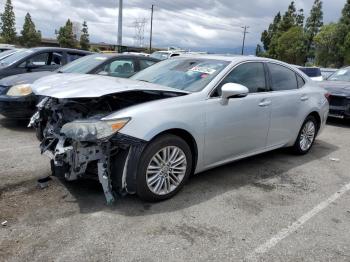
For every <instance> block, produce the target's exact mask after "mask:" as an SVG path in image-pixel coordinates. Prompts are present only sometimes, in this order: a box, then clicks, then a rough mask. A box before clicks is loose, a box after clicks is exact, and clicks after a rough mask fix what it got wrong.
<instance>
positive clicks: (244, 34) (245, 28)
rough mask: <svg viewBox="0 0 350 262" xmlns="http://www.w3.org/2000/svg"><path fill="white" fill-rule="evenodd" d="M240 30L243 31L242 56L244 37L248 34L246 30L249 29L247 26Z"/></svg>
mask: <svg viewBox="0 0 350 262" xmlns="http://www.w3.org/2000/svg"><path fill="white" fill-rule="evenodd" d="M242 28H243V29H244V31H243V44H242V55H244V45H245V37H246V34H248V33H249V32H247V29H248V28H249V26H244V27H242Z"/></svg>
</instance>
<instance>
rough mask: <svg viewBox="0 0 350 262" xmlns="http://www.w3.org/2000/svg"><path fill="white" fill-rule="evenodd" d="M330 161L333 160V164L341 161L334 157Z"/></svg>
mask: <svg viewBox="0 0 350 262" xmlns="http://www.w3.org/2000/svg"><path fill="white" fill-rule="evenodd" d="M329 160H331V161H333V162H339V161H340V159H339V158H333V157H331V158H330V159H329Z"/></svg>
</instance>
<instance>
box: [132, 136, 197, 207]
mask: <svg viewBox="0 0 350 262" xmlns="http://www.w3.org/2000/svg"><path fill="white" fill-rule="evenodd" d="M191 170H192V153H191V149H190V147H189V146H188V144H187V143H186V142H185V141H184V140H183V139H181V138H180V137H178V136H175V135H171V134H166V135H162V136H160V137H158V138H156V139H155V140H154V141H152V142H151V143H150V144H149V145H148V146H147V147H146V149H145V150H144V152H143V153H142V156H141V159H140V165H139V168H138V172H137V181H136V182H137V194H138V196H139V197H140V198H141V199H143V200H146V201H152V202H154V201H161V200H165V199H169V198H171V197H172V196H174V195H175V194H176V193H177V192H179V191H180V190H181V188H182V187H183V186H184V184H185V182H186V180H187V179H188V177H189V175H190V173H191Z"/></svg>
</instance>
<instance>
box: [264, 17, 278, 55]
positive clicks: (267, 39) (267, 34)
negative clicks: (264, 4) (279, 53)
mask: <svg viewBox="0 0 350 262" xmlns="http://www.w3.org/2000/svg"><path fill="white" fill-rule="evenodd" d="M280 22H281V13H280V12H278V13H277V15H276V16H275V18H274V19H273V22H272V23H271V24H270V25H269V28H268V30H265V31H264V32H263V33H262V34H261V42H262V43H263V47H264V49H265V50H266V51H268V50H269V46H270V43H271V39H272V37H273V36H274V35H275V34H276V32H277V30H278V25H279V23H280Z"/></svg>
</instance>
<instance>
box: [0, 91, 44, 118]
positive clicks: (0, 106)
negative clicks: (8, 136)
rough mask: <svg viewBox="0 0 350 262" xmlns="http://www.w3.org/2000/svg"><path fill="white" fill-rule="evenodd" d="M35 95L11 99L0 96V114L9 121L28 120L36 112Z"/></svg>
mask: <svg viewBox="0 0 350 262" xmlns="http://www.w3.org/2000/svg"><path fill="white" fill-rule="evenodd" d="M36 103H37V100H36V97H35V95H28V96H23V97H11V96H7V95H0V114H1V115H3V116H5V117H7V118H11V119H29V118H30V117H31V116H32V115H33V114H34V112H35V111H36V107H35V106H36Z"/></svg>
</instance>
